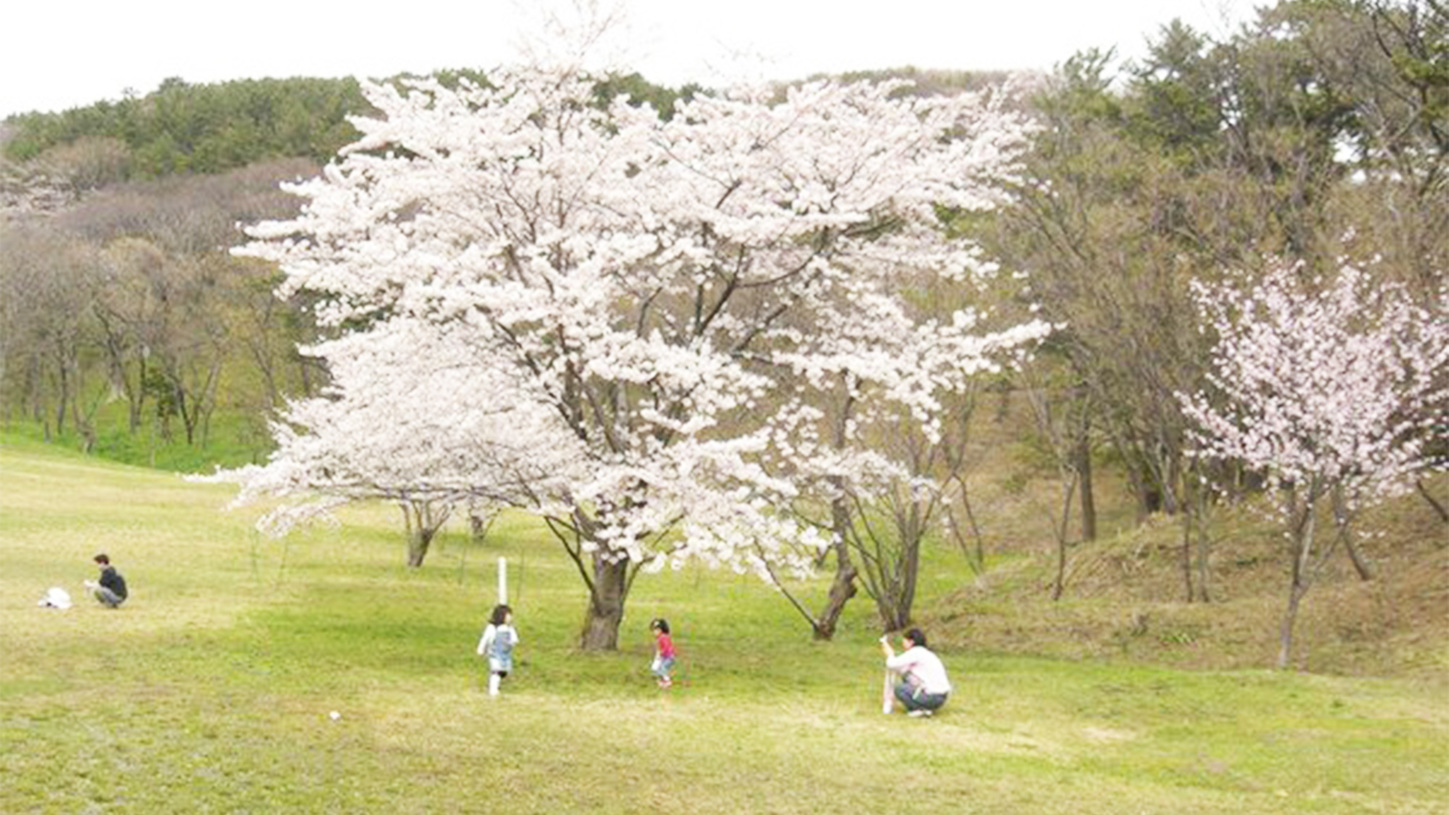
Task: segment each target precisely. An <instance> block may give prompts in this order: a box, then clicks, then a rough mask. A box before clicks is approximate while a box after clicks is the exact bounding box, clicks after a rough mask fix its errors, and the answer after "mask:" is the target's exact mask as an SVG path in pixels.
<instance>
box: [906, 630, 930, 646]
mask: <svg viewBox="0 0 1449 815" xmlns="http://www.w3.org/2000/svg"><path fill="white" fill-rule="evenodd" d="M904 636H905V638H906V639H908V640H910V641H911V642H913V643H915V644H916V645H919V646H921V647H922V648H925V647H926V632H924V631H922V630H921V629H919V628H912V629H910V630H909V631H907V632H906V633H905V634H904Z"/></svg>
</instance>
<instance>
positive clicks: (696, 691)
mask: <svg viewBox="0 0 1449 815" xmlns="http://www.w3.org/2000/svg"><path fill="white" fill-rule="evenodd" d="M230 495H231V492H230V490H229V489H227V488H220V487H213V486H203V485H194V484H188V483H186V482H183V481H182V480H181V479H180V478H179V477H177V476H174V475H170V474H164V473H156V472H151V471H145V470H137V469H130V468H125V467H121V466H118V465H111V464H105V463H101V462H97V461H96V460H94V459H86V458H81V457H76V456H67V455H63V454H57V453H55V452H53V451H50V450H46V451H42V450H41V449H40V448H38V447H26V446H24V445H20V446H16V445H14V444H11V445H7V446H6V447H0V812H3V813H27V812H55V813H83V812H98V813H156V812H258V813H260V812H387V813H392V812H417V813H439V812H500V813H528V812H652V811H659V812H696V813H735V812H809V813H825V812H841V813H847V812H848V813H874V812H892V813H899V812H949V813H955V812H980V813H995V812H1003V813H1004V812H1012V813H1015V812H1024V813H1053V812H1062V813H1067V812H1071V813H1078V812H1085V813H1138V812H1142V813H1179V812H1181V813H1215V812H1222V813H1234V814H1235V815H1237V814H1239V813H1256V812H1342V813H1361V812H1401V813H1409V812H1424V813H1431V812H1432V813H1439V812H1443V811H1444V809H1445V806H1446V803H1449V705H1446V703H1445V702H1446V700H1445V699H1444V698H1443V686H1442V685H1426V684H1424V683H1422V682H1413V681H1409V680H1403V679H1373V678H1342V677H1328V676H1316V675H1307V674H1296V673H1277V672H1268V671H1234V672H1193V671H1182V670H1173V669H1167V668H1159V667H1152V666H1146V665H1141V664H1132V663H1126V662H1112V661H1070V660H1061V659H1056V660H1053V659H1044V658H1031V657H1023V656H1012V655H1006V654H994V653H982V652H975V651H970V650H948V651H946V652H945V653H944V654H943V657H944V658H945V660H946V663H947V666H948V668H949V669H950V671H951V672H952V678H953V680H954V682H955V684H956V686H957V692H956V694H955V696H954V698H953V699H952V701H951V703H950V704H949V705H948V706H947V708H946V709H945V711H944V712H943V713H942V714H941V715H939V716H937V717H936V718H934V719H930V720H918V719H909V718H906V717H904V716H889V717H888V716H882V715H881V713H880V709H879V690H880V676H881V669H880V665H879V654H878V651H877V650H876V646H875V636H876V634H877V633H878V632H877V630H876V624H875V622H874V620H873V613H872V609H871V608H870V607H869V601H868V599H866V598H864V597H861V598H858V599H857V600H856V601H855V602H854V603H853V606H852V609H851V611H850V613H849V615H848V618H847V620H846V623H845V630H844V632H843V634H842V635H841V636H840V638H839V639H838V640H837V641H836V642H832V643H825V644H820V643H812V642H811V641H810V639H809V636H808V629H807V628H806V626H805V625H804V623H803V622H802V621H800V620H799V619H798V618H797V617H795V616H793V612H792V611H791V610H790V608H789V606H788V604H787V603H786V602H785V601H784V600H783V599H781V598H779V597H778V596H776V595H775V594H774V593H772V592H771V591H770V590H768V589H767V588H765V587H764V586H763V585H762V584H760V583H759V582H758V581H757V580H755V579H754V578H752V577H743V576H738V575H734V574H729V573H719V572H710V571H706V570H696V569H686V570H684V571H681V572H673V573H670V572H667V573H664V574H660V575H646V576H642V577H641V578H640V579H639V581H638V583H637V584H636V587H635V589H634V593H633V595H632V596H631V598H630V601H629V614H628V616H627V617H626V618H625V621H624V625H623V628H622V631H621V649H620V651H619V652H618V653H611V654H605V655H585V654H581V653H579V652H577V651H576V650H575V648H574V641H575V635H576V633H577V628H578V624H579V622H580V619H581V614H582V610H583V602H584V590H583V587H582V584H581V583H580V582H579V578H578V576H577V574H576V573H575V572H574V570H573V565H572V564H571V563H570V562H569V561H568V560H567V559H566V558H565V557H564V556H563V554H562V552H561V550H559V549H558V548H557V546H556V545H555V544H552V543H551V542H550V541H549V540H548V538H547V537H546V536H545V535H544V534H543V533H542V532H541V530H540V529H539V528H538V527H536V526H534V525H532V524H531V523H530V522H529V521H528V520H527V519H526V518H522V517H516V518H508V519H506V521H505V522H501V523H500V524H498V525H496V526H495V528H494V532H493V533H492V535H491V537H490V540H488V541H486V542H484V543H482V544H473V543H471V542H468V541H467V540H466V539H465V537H464V536H463V535H462V534H461V533H459V532H456V531H452V532H450V533H449V534H448V535H447V536H445V538H444V539H443V541H442V542H441V544H440V548H439V549H438V550H436V551H435V552H434V553H433V554H431V555H430V556H429V561H428V563H427V565H426V566H425V567H424V568H423V569H421V570H417V571H409V570H407V569H405V568H404V567H403V566H402V561H403V544H402V541H401V536H400V532H399V531H398V530H399V527H400V518H399V517H398V513H397V512H396V511H395V510H391V509H389V508H387V507H376V508H367V509H359V510H356V511H353V512H351V513H350V514H348V515H347V516H346V518H345V519H344V521H345V522H344V524H343V525H342V526H341V527H338V528H319V529H313V530H309V531H305V532H302V533H299V534H296V535H294V536H293V537H292V538H290V539H286V540H282V541H277V540H272V539H267V538H263V537H261V536H259V535H258V534H257V533H255V532H253V531H252V529H251V522H252V520H253V519H254V517H255V510H246V511H241V512H224V511H223V510H222V507H223V505H224V504H225V503H226V501H227V500H228V499H229V498H230ZM101 550H104V551H107V552H109V553H110V554H111V555H112V557H113V558H114V560H115V561H116V563H117V565H118V566H119V567H120V569H121V570H122V572H123V573H124V574H125V575H126V577H127V579H128V580H129V582H130V583H131V585H132V588H133V595H132V599H131V601H130V602H128V603H127V604H126V606H125V607H123V608H122V609H121V610H119V611H107V610H104V609H102V608H100V607H99V606H97V605H96V604H95V603H94V602H91V601H89V600H88V599H85V598H82V597H79V594H80V588H81V587H80V583H81V580H82V579H85V578H90V577H93V575H94V567H93V566H92V564H91V562H90V558H91V556H92V555H93V554H95V553H96V552H97V551H101ZM500 556H505V557H507V558H509V562H510V564H511V581H510V582H511V587H512V589H513V598H512V599H513V600H514V605H515V606H516V608H517V624H518V627H519V630H520V634H521V636H522V639H523V641H522V643H521V644H520V646H519V649H518V652H517V656H518V658H519V662H518V665H517V670H516V674H515V676H514V677H512V678H511V679H510V680H509V681H508V683H507V684H506V685H505V693H504V696H502V697H501V698H498V699H490V698H489V697H488V696H487V695H486V694H485V693H484V692H483V691H482V678H483V665H482V661H481V660H479V659H478V658H477V657H475V656H474V655H473V648H474V645H475V643H476V641H477V637H478V634H479V631H480V629H481V627H482V624H483V622H484V618H485V615H486V613H487V611H488V609H489V608H490V606H491V603H492V601H493V600H494V596H493V593H494V587H495V573H494V564H495V563H496V559H497V558H498V557H500ZM927 568H929V569H930V570H931V574H932V576H931V578H930V579H929V580H927V581H926V582H925V596H924V597H923V598H922V599H921V606H922V607H929V606H930V604H931V603H932V602H933V600H934V599H936V598H939V597H941V596H943V595H945V594H946V593H947V592H950V591H952V590H953V589H954V588H955V587H956V586H958V585H960V584H962V583H965V582H966V581H968V580H970V575H969V572H968V571H967V569H966V567H965V564H964V562H963V561H962V560H961V558H960V556H959V554H955V553H953V552H950V551H946V550H942V551H939V552H933V553H931V557H930V558H929V559H928V562H927ZM52 585H59V586H62V587H65V588H67V589H68V590H69V591H71V592H72V594H74V595H77V599H78V600H82V602H80V603H78V604H77V606H76V607H75V608H73V609H71V610H69V611H64V612H62V611H54V610H47V609H41V608H38V607H37V606H36V601H37V600H39V598H40V596H41V595H42V594H43V593H44V591H45V589H46V588H47V587H49V586H52ZM653 616H665V617H668V618H669V619H670V620H671V622H673V624H674V628H675V632H676V637H675V639H676V641H677V642H678V644H679V646H680V649H681V655H682V672H681V678H682V680H683V681H682V683H681V684H680V685H679V686H678V687H676V688H675V689H673V690H672V691H670V692H660V691H659V690H657V689H656V688H655V687H654V685H653V683H652V682H651V680H650V676H649V672H648V663H649V657H650V653H651V646H652V642H651V640H650V638H649V635H648V631H647V625H648V620H649V619H650V618H651V617H653ZM334 710H335V711H338V712H339V713H340V714H341V718H340V719H339V720H337V721H335V722H334V721H333V720H331V719H330V718H329V716H328V714H329V712H330V711H334Z"/></svg>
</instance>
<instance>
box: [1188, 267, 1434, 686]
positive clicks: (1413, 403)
mask: <svg viewBox="0 0 1449 815" xmlns="http://www.w3.org/2000/svg"><path fill="white" fill-rule="evenodd" d="M1194 296H1195V299H1196V301H1197V305H1198V309H1199V312H1200V314H1201V315H1202V317H1203V319H1204V321H1205V323H1206V326H1207V327H1209V328H1211V329H1212V331H1214V332H1215V333H1216V335H1217V342H1216V345H1215V347H1214V349H1213V354H1212V366H1211V373H1210V374H1209V377H1208V380H1209V383H1210V392H1200V393H1196V394H1192V395H1188V394H1179V398H1180V399H1181V401H1182V404H1183V407H1184V411H1185V413H1186V415H1187V416H1188V417H1189V418H1190V419H1191V420H1192V421H1193V422H1195V424H1196V429H1195V432H1194V440H1195V443H1196V446H1197V449H1196V454H1197V455H1199V456H1202V457H1205V458H1210V459H1218V460H1221V461H1229V462H1238V463H1241V465H1242V466H1244V467H1246V468H1248V469H1250V470H1253V471H1257V472H1259V473H1261V474H1262V475H1264V476H1265V477H1266V479H1267V480H1268V483H1269V484H1271V485H1272V486H1273V487H1275V488H1277V489H1278V491H1279V494H1280V496H1281V499H1282V501H1281V505H1280V506H1279V507H1278V509H1277V515H1278V517H1279V518H1280V519H1281V521H1282V522H1283V523H1284V524H1285V526H1286V537H1287V539H1288V541H1289V554H1290V555H1291V581H1290V583H1289V590H1288V607H1287V610H1286V611H1285V613H1284V615H1283V620H1282V626H1281V632H1280V649H1279V652H1278V665H1279V667H1287V666H1288V664H1289V660H1290V657H1291V654H1292V645H1293V624H1294V621H1295V619H1296V617H1297V613H1298V608H1299V604H1300V603H1301V602H1302V600H1303V597H1304V595H1305V594H1307V592H1308V590H1309V588H1310V587H1311V586H1312V585H1313V582H1314V580H1315V578H1316V577H1317V576H1318V574H1319V573H1320V571H1321V570H1322V568H1323V566H1324V564H1325V563H1326V562H1327V561H1328V559H1329V558H1330V556H1331V555H1332V554H1333V553H1334V551H1335V550H1336V548H1337V547H1338V546H1340V545H1343V546H1345V547H1346V548H1348V549H1349V550H1350V554H1353V555H1354V556H1355V560H1356V563H1357V565H1359V566H1360V570H1361V571H1362V572H1363V573H1364V574H1367V572H1366V567H1365V565H1364V564H1363V563H1362V561H1361V560H1360V559H1359V558H1358V556H1357V553H1356V551H1354V550H1353V548H1352V547H1353V541H1352V537H1351V534H1350V533H1351V527H1352V522H1353V519H1354V516H1355V515H1356V514H1357V513H1358V511H1359V510H1361V509H1362V508H1364V507H1366V506H1369V505H1372V504H1374V503H1376V502H1379V501H1381V500H1383V499H1384V498H1387V497H1389V496H1392V495H1397V494H1399V493H1401V492H1403V491H1405V490H1407V489H1410V488H1411V485H1412V481H1413V476H1414V474H1415V473H1416V472H1419V471H1421V470H1422V469H1423V468H1425V467H1426V466H1428V464H1429V461H1428V459H1427V457H1426V454H1425V450H1426V444H1427V443H1428V442H1429V441H1430V439H1431V435H1432V433H1433V432H1434V422H1435V421H1436V415H1437V420H1438V421H1440V422H1442V413H1439V411H1441V410H1442V408H1443V406H1444V404H1445V402H1446V398H1449V391H1446V386H1445V376H1446V370H1445V369H1446V362H1449V322H1446V320H1445V305H1446V302H1445V300H1444V298H1443V296H1442V294H1441V298H1440V302H1439V303H1437V304H1434V306H1433V307H1432V310H1431V309H1426V308H1423V307H1419V306H1416V305H1415V304H1414V303H1413V302H1412V301H1411V299H1410V298H1409V296H1408V295H1407V294H1406V293H1405V291H1404V289H1402V288H1401V287H1399V286H1397V285H1386V284H1383V283H1380V282H1378V281H1375V280H1374V279H1372V278H1371V277H1370V276H1369V275H1368V274H1366V273H1365V272H1364V271H1362V270H1360V269H1358V268H1356V267H1354V266H1352V265H1347V264H1345V265H1343V266H1342V267H1341V268H1340V269H1339V271H1338V273H1337V274H1336V275H1335V276H1334V277H1333V279H1331V280H1328V281H1323V280H1319V279H1316V278H1308V277H1307V276H1306V275H1305V272H1304V269H1303V268H1302V266H1301V265H1297V266H1293V265H1287V264H1283V263H1275V264H1273V265H1272V266H1270V267H1269V269H1268V271H1267V273H1266V274H1265V275H1264V276H1263V278H1262V279H1261V280H1259V281H1257V282H1255V283H1253V284H1252V285H1246V286H1244V285H1235V284H1233V283H1231V282H1229V283H1224V284H1220V285H1207V284H1198V285H1196V286H1195V287H1194ZM1320 512H1323V513H1331V514H1332V518H1333V524H1334V530H1335V534H1334V535H1333V536H1332V537H1330V538H1328V539H1327V540H1326V541H1325V540H1324V539H1323V536H1320V535H1319V534H1318V523H1319V516H1320Z"/></svg>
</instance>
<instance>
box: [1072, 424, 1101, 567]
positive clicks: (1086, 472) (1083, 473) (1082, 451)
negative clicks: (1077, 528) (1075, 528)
mask: <svg viewBox="0 0 1449 815" xmlns="http://www.w3.org/2000/svg"><path fill="white" fill-rule="evenodd" d="M1077 473H1078V475H1079V476H1080V478H1081V483H1080V484H1079V487H1080V491H1081V504H1082V540H1084V541H1094V540H1096V539H1097V499H1096V498H1095V497H1094V496H1093V495H1092V442H1091V439H1090V438H1088V436H1087V434H1086V433H1083V434H1082V438H1081V439H1080V440H1079V441H1078V443H1077Z"/></svg>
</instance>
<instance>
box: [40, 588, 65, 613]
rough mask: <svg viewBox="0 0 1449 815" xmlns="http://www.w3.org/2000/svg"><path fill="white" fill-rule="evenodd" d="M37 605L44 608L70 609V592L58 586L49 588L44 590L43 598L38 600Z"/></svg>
mask: <svg viewBox="0 0 1449 815" xmlns="http://www.w3.org/2000/svg"><path fill="white" fill-rule="evenodd" d="M38 605H41V606H44V607H46V608H59V609H67V608H70V607H71V602H70V592H67V591H66V590H65V589H63V588H61V587H59V586H51V587H50V588H49V589H47V590H46V592H45V596H44V597H42V598H40V602H39V603H38Z"/></svg>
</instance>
